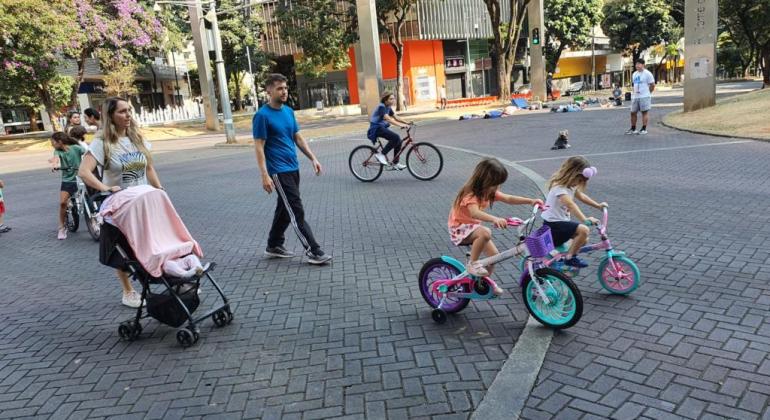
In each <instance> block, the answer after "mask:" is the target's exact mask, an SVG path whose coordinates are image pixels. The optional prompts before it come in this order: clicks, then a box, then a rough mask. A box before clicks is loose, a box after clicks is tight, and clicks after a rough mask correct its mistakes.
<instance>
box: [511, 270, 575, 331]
mask: <svg viewBox="0 0 770 420" xmlns="http://www.w3.org/2000/svg"><path fill="white" fill-rule="evenodd" d="M535 273H536V277H537V278H538V279H542V280H548V281H549V282H558V285H559V289H561V290H556V287H552V288H550V289H548V290H546V294H547V295H548V296H549V299H550V300H551V301H552V302H553V303H551V308H547V309H548V311H551V312H553V311H554V310H555V311H556V312H557V314H556V315H555V316H553V315H550V314H548V313H546V310H545V309H543V308H541V304H540V303H539V302H538V299H537V295H535V294H534V292H536V291H537V289H536V288H534V287H533V286H532V284H533V277H532V276H531V275H528V276H527V279H526V280H525V281H524V285H523V286H522V288H521V295H522V299H523V300H524V305H525V306H526V307H527V311H529V313H530V314H531V315H532V317H534V318H535V319H536V320H537V321H538V322H539V323H541V324H543V325H545V326H546V327H549V328H553V329H556V330H563V329H566V328H569V327H571V326H573V325H575V324H576V323H577V322H578V321H579V320H580V317H581V316H582V315H583V296H582V295H581V294H580V290H579V289H578V288H577V286H576V285H575V283H574V282H573V281H572V280H570V278H569V277H567V276H565V275H564V274H563V273H560V272H558V271H556V270H554V269H552V268H548V267H543V268H539V269H537V271H535ZM562 285H563V286H565V287H566V288H567V290H566V291H565V290H563V289H562V288H561V286H562ZM567 292H568V293H567ZM570 295H571V296H570ZM556 299H558V301H556ZM557 303H558V304H560V306H561V307H559V306H557V305H556V304H557ZM570 306H574V309H566V316H560V314H558V312H561V313H564V312H565V308H569V307H570Z"/></svg>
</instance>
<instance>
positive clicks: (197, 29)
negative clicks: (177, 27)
mask: <svg viewBox="0 0 770 420" xmlns="http://www.w3.org/2000/svg"><path fill="white" fill-rule="evenodd" d="M188 10H189V12H190V26H191V27H192V34H193V45H194V47H195V61H196V62H197V63H198V79H200V85H201V96H202V97H203V112H204V113H205V114H206V129H207V130H212V131H219V118H217V114H218V112H217V99H216V96H215V95H214V80H213V79H212V77H211V64H210V63H209V46H208V45H209V44H208V42H207V41H208V39H207V38H206V27H205V26H204V24H203V8H202V7H201V3H200V2H199V1H196V2H195V4H194V5H190V6H189V7H188Z"/></svg>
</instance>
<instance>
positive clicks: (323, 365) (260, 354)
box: [0, 91, 770, 419]
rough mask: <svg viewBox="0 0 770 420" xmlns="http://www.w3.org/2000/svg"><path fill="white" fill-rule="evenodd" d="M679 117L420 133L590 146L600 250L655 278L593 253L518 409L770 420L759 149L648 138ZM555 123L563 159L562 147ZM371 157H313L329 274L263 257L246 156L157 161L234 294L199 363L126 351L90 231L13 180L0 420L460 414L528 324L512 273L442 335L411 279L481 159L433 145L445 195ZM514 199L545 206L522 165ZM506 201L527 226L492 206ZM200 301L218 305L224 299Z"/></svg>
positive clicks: (544, 153) (5, 251) (766, 148)
mask: <svg viewBox="0 0 770 420" xmlns="http://www.w3.org/2000/svg"><path fill="white" fill-rule="evenodd" d="M680 92H681V91H680ZM677 102H681V96H679V97H677V93H676V92H673V93H671V94H669V95H661V98H660V99H659V100H657V101H656V104H658V105H659V107H658V108H657V109H656V110H655V111H654V114H653V121H652V124H651V127H650V134H649V135H648V136H646V137H638V136H623V135H622V132H623V131H625V129H627V125H628V124H627V119H628V116H627V110H624V109H615V110H597V111H586V112H583V113H570V114H558V115H556V114H538V115H529V116H515V117H512V118H508V119H500V120H475V121H467V122H447V123H444V124H440V125H430V126H426V127H422V128H421V129H420V131H418V138H420V139H425V140H430V141H432V142H435V143H437V144H444V145H450V146H455V147H461V148H466V149H472V150H476V151H478V152H481V153H489V154H493V155H497V156H499V157H501V158H505V159H508V160H511V161H516V162H519V163H520V164H522V165H524V166H527V167H529V168H531V169H533V170H535V171H536V172H538V173H539V174H540V175H542V176H543V177H548V176H549V175H550V174H551V173H552V172H553V171H554V170H555V169H556V168H557V167H558V165H559V164H560V163H561V159H563V158H564V157H566V156H569V155H571V154H585V155H587V156H588V158H589V159H590V160H591V162H592V163H593V164H594V165H596V166H597V167H598V168H599V175H598V176H597V177H596V178H595V180H592V182H591V185H590V189H589V193H590V194H591V195H592V196H594V197H595V198H597V199H599V200H600V201H607V202H609V203H610V205H611V207H610V210H611V213H610V235H611V238H612V239H613V242H614V244H615V245H616V246H617V247H618V248H619V249H622V250H625V251H626V252H627V253H628V255H629V256H630V257H631V258H633V259H634V260H635V261H636V262H637V263H638V265H639V268H640V269H641V271H642V276H643V281H644V283H643V285H642V287H641V288H640V289H639V290H637V291H635V292H634V293H633V294H632V295H631V296H628V297H614V296H609V295H607V294H606V293H605V292H604V291H602V290H601V287H600V286H599V284H598V282H597V281H596V277H595V266H596V262H597V261H598V260H597V259H596V258H594V257H591V258H589V261H590V262H591V263H592V266H591V267H589V268H588V269H586V270H584V271H583V273H582V274H581V277H580V278H579V279H578V280H577V283H578V285H579V287H580V288H581V291H582V293H583V296H584V299H585V302H586V306H585V311H584V315H583V318H582V320H581V321H580V322H579V323H578V324H577V325H576V326H575V327H574V328H572V329H570V330H567V331H564V332H560V333H557V334H555V335H554V339H553V343H552V344H551V347H550V349H549V351H548V353H547V354H546V358H545V363H544V365H543V368H542V370H541V372H540V375H539V377H538V381H537V384H536V386H535V388H534V389H533V391H532V394H531V396H530V397H529V399H528V401H527V404H526V408H525V410H524V411H523V412H522V416H523V417H524V418H529V419H539V418H552V417H559V418H566V419H576V418H581V417H585V418H597V417H600V418H607V417H614V418H640V417H648V418H666V419H668V418H677V417H683V418H707V417H711V418H741V419H747V418H763V417H764V418H770V408H768V398H770V386H768V383H770V358H768V350H769V349H770V286H769V285H768V280H770V268H769V267H770V252H769V251H768V250H769V249H770V227H769V226H770V224H768V222H770V215H768V213H767V208H768V205H770V171H768V170H767V167H768V164H767V156H770V144H768V143H760V142H753V141H736V140H735V139H726V138H717V137H709V136H699V135H695V134H688V133H681V132H677V131H674V130H671V129H668V128H664V127H661V126H660V125H658V124H657V121H659V120H660V117H661V115H662V114H663V113H664V112H668V111H670V110H673V109H675V106H673V104H675V103H677ZM667 105H671V106H667ZM563 128H568V129H569V130H570V133H571V142H572V143H573V148H572V149H570V150H569V151H550V150H549V148H550V146H551V144H552V143H553V140H554V139H555V137H556V134H557V132H558V130H559V129H563ZM358 142H360V140H355V139H353V138H352V137H351V138H346V139H338V140H331V141H322V142H316V143H314V144H313V147H314V150H316V152H317V154H318V155H319V157H320V159H321V160H322V162H324V163H325V164H326V168H327V172H328V173H327V174H326V175H324V176H323V177H320V178H316V177H314V176H312V175H311V174H310V173H308V172H304V173H303V181H302V182H303V187H302V189H303V199H304V201H305V205H306V210H307V214H308V215H309V219H310V221H311V223H312V226H313V229H314V231H315V232H316V234H317V236H318V239H319V242H321V243H322V244H324V246H325V248H326V250H327V252H330V253H332V254H333V255H334V256H335V260H334V264H333V265H332V266H330V267H321V268H319V267H311V266H308V265H306V264H302V263H300V261H299V260H290V261H285V260H284V261H274V260H265V259H263V258H262V257H261V253H262V250H263V249H264V246H265V241H266V234H267V230H268V226H269V224H270V220H271V218H272V209H273V207H274V205H275V202H274V200H275V198H274V197H267V196H266V195H265V194H264V193H263V192H261V190H260V189H259V186H258V182H257V173H256V168H255V163H254V158H253V152H252V151H251V150H250V149H202V148H201V149H195V150H194V151H189V152H169V153H164V154H159V155H158V156H157V158H158V169H159V172H160V175H161V178H162V180H163V183H164V185H165V186H166V188H167V190H168V191H169V194H170V195H171V198H172V200H173V201H174V203H175V205H176V207H177V209H178V211H179V213H180V214H181V216H182V217H183V219H184V220H185V222H186V224H187V225H188V227H189V228H190V230H191V232H192V233H193V235H194V236H195V237H196V239H197V240H198V241H199V242H200V243H201V245H202V246H203V248H204V251H205V253H206V254H207V255H206V256H207V259H210V260H213V261H217V262H218V264H219V267H218V268H217V270H216V272H215V273H214V274H215V275H216V276H217V279H218V280H220V281H221V284H222V285H223V286H224V288H225V291H226V293H227V294H228V296H229V297H230V298H231V299H233V301H234V302H235V305H234V306H235V315H236V321H235V322H234V323H233V324H232V325H230V326H228V327H225V328H223V329H216V328H214V327H213V325H212V324H211V323H210V322H208V323H206V324H205V325H204V326H203V328H202V334H201V340H200V341H199V342H198V344H197V345H196V346H194V347H192V348H190V349H186V350H183V349H181V348H179V347H178V346H177V344H176V341H175V339H174V330H173V329H171V328H168V327H165V326H159V324H158V323H157V322H155V321H149V322H148V324H147V325H146V327H145V330H144V334H143V337H142V339H141V340H139V341H137V342H134V343H123V342H120V341H119V340H118V337H117V334H116V329H117V325H118V323H119V322H120V321H122V320H124V319H126V318H128V317H129V316H130V315H131V313H132V312H131V311H130V310H128V309H127V308H124V307H122V306H120V304H119V286H118V284H117V280H116V279H114V274H113V273H111V271H110V269H108V268H106V267H103V266H100V265H99V264H98V261H97V248H96V244H95V243H93V242H92V241H91V240H90V239H89V238H88V236H87V233H85V232H82V233H78V234H75V235H74V236H72V237H71V238H70V239H68V240H67V241H64V242H60V241H56V239H55V227H56V225H55V223H56V222H55V211H56V197H57V191H58V179H57V175H55V174H50V173H48V172H47V171H45V170H36V171H28V172H18V173H10V174H3V175H2V178H3V179H4V180H5V181H6V183H7V184H8V188H7V189H6V191H5V194H6V197H7V200H8V207H9V215H8V218H7V221H8V222H9V223H10V224H12V225H13V227H14V230H13V231H11V232H10V233H8V234H4V235H3V236H0V258H1V259H2V260H1V262H0V270H2V271H0V276H1V277H2V281H1V282H0V322H2V323H0V417H2V418H21V417H38V418H46V417H50V418H56V419H60V418H89V417H93V418H98V417H111V416H115V417H125V418H199V417H226V418H235V417H243V418H265V419H268V418H303V419H312V418H335V417H347V418H364V417H366V418H371V419H375V418H394V419H402V418H431V417H432V418H437V419H447V418H450V419H451V418H463V419H464V418H467V417H468V416H469V415H470V414H471V413H472V412H473V410H474V408H475V407H477V406H478V404H479V402H480V401H481V399H482V398H483V396H484V393H485V391H486V389H487V388H488V387H489V385H490V384H491V382H492V381H493V380H494V378H495V376H496V374H497V373H498V371H499V369H500V368H501V366H502V364H503V363H504V362H505V360H506V358H507V357H508V354H509V353H510V352H511V349H512V348H513V346H514V345H515V344H516V339H517V337H518V336H519V334H520V333H521V330H522V329H523V327H524V324H525V322H526V320H527V313H526V311H525V310H524V308H523V305H522V304H521V300H520V297H519V290H518V288H517V286H516V285H515V284H514V281H513V280H512V278H511V274H514V273H515V269H514V268H512V267H511V266H505V267H504V269H503V270H502V273H503V274H502V275H500V276H499V278H500V279H501V281H502V283H503V285H504V286H505V288H506V290H508V291H509V294H506V295H505V296H504V298H503V299H500V300H498V301H495V302H493V303H491V304H487V303H479V304H473V303H472V304H471V305H469V307H468V308H467V309H466V310H465V311H463V312H462V313H461V314H459V315H458V316H454V317H450V321H449V322H448V323H447V324H445V325H442V326H437V325H435V324H434V323H433V322H432V321H431V319H430V311H429V310H428V308H427V306H426V304H425V303H424V302H423V301H422V298H421V297H420V293H419V291H418V290H417V288H416V273H417V271H418V270H419V268H420V266H421V264H422V262H424V261H425V260H427V259H428V258H430V257H433V256H438V255H440V254H442V253H448V252H451V253H452V254H453V255H455V256H458V257H459V256H460V255H461V253H460V252H459V250H457V249H453V248H452V247H451V246H450V243H449V241H448V238H447V234H446V228H445V220H446V214H447V212H448V208H449V205H450V202H451V201H452V199H453V197H454V194H455V193H456V190H457V188H458V187H459V186H460V185H461V184H462V182H463V181H465V179H466V178H467V176H468V175H469V173H470V170H471V169H472V167H473V166H474V164H475V162H476V161H477V160H478V158H477V157H475V156H469V155H467V154H464V153H462V152H457V151H450V150H447V149H444V150H443V153H444V156H445V168H444V172H442V174H441V176H440V177H439V178H437V179H436V180H435V181H432V182H427V183H426V182H421V181H416V180H414V179H413V178H411V177H410V176H409V175H408V174H407V173H385V174H384V175H383V177H382V178H381V179H380V180H378V181H376V182H375V183H373V184H363V183H360V182H358V181H356V180H354V179H353V178H352V176H351V175H350V174H349V172H348V169H347V153H348V151H349V150H350V149H352V147H353V146H354V145H356V144H359V143H358ZM305 166H307V165H305ZM305 169H307V167H306V168H305ZM505 190H506V191H508V192H511V193H516V194H523V195H535V194H537V188H536V186H535V185H534V184H533V183H531V182H530V181H529V180H527V179H526V178H524V176H522V175H520V174H518V173H517V172H515V171H513V170H511V176H510V178H509V181H508V183H507V184H506V188H505ZM507 210H511V212H510V213H512V214H513V215H518V216H523V212H524V211H526V209H524V208H506V207H505V206H503V205H499V206H498V205H496V206H495V207H494V212H495V213H498V214H509V212H508V211H507ZM289 233H291V232H289ZM287 237H289V238H290V239H289V245H290V246H291V247H294V248H295V249H297V250H298V249H299V245H298V242H297V240H296V239H295V238H294V237H293V236H292V235H291V234H289V235H288V236H287ZM498 237H499V239H498V241H500V242H501V243H509V242H510V240H511V238H512V237H511V235H505V234H504V235H498ZM203 296H204V305H205V303H206V301H207V299H210V298H211V297H213V296H214V292H213V291H206V290H204V294H203Z"/></svg>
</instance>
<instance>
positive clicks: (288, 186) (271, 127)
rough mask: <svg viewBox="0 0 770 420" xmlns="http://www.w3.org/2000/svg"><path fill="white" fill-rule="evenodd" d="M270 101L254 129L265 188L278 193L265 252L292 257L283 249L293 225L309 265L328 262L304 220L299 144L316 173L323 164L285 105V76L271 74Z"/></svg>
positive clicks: (266, 83) (259, 114)
mask: <svg viewBox="0 0 770 420" xmlns="http://www.w3.org/2000/svg"><path fill="white" fill-rule="evenodd" d="M265 90H266V91H267V95H268V98H269V101H268V103H266V104H265V105H263V106H262V108H260V110H259V111H258V112H257V113H256V114H254V119H253V120H252V131H253V136H254V145H255V150H256V153H257V166H258V167H259V171H260V173H261V175H262V188H264V189H265V191H267V193H268V194H270V193H272V192H273V190H276V191H277V192H278V205H277V206H276V208H275V215H274V216H273V226H272V228H271V229H270V236H268V238H267V249H266V250H265V255H267V256H270V257H278V258H291V257H293V256H294V253H293V252H291V251H289V250H287V249H286V248H284V246H283V244H284V241H285V239H286V238H285V237H284V233H285V232H286V228H288V227H289V224H291V225H292V226H294V231H295V232H296V233H297V236H298V237H299V240H300V242H302V246H304V247H305V255H307V257H308V262H309V263H310V264H316V265H320V264H325V263H327V262H329V261H330V260H331V259H332V257H331V256H330V255H328V254H324V252H323V251H322V250H321V247H320V246H319V245H318V243H317V242H316V240H315V238H314V237H313V232H312V231H311V230H310V225H308V223H307V222H306V221H305V210H304V209H303V207H302V199H301V198H300V196H299V160H298V159H297V147H299V149H300V150H302V153H304V155H305V156H307V158H308V159H310V161H311V162H313V170H314V171H315V174H316V175H320V174H321V163H320V162H318V159H316V157H315V155H314V154H313V152H312V151H311V150H310V146H308V144H307V142H306V141H305V139H304V138H303V137H302V135H301V134H300V132H299V125H298V124H297V120H296V119H295V118H294V111H293V110H292V109H291V108H289V107H288V106H286V105H285V104H286V100H287V99H288V98H289V89H288V87H287V86H286V77H284V76H283V75H282V74H270V75H268V76H267V81H266V82H265Z"/></svg>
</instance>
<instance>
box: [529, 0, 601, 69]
mask: <svg viewBox="0 0 770 420" xmlns="http://www.w3.org/2000/svg"><path fill="white" fill-rule="evenodd" d="M544 12H545V34H546V40H545V44H544V45H543V47H544V48H545V55H546V63H547V66H548V71H553V70H554V68H556V64H557V63H558V62H559V57H561V53H562V51H563V50H564V49H565V48H569V49H573V50H574V49H580V48H584V47H586V46H588V45H590V43H591V29H592V28H593V27H594V26H596V25H598V24H599V22H600V21H601V20H602V18H603V16H602V0H545V3H544Z"/></svg>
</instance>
